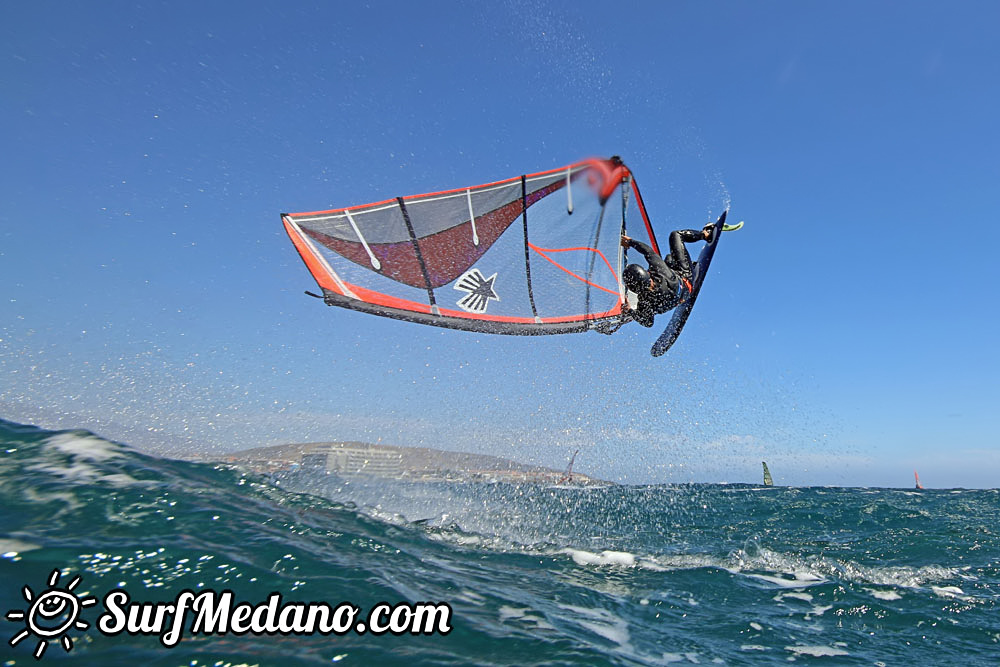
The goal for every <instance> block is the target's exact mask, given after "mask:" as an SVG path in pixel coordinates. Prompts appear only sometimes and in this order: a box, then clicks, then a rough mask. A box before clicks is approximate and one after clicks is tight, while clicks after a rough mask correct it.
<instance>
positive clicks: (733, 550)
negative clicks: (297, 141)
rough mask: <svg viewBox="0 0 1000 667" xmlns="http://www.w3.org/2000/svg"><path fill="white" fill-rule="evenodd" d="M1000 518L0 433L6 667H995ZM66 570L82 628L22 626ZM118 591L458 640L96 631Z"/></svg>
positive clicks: (766, 493) (0, 625) (814, 492)
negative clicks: (315, 609)
mask: <svg viewBox="0 0 1000 667" xmlns="http://www.w3.org/2000/svg"><path fill="white" fill-rule="evenodd" d="M998 516H1000V494H998V492H997V491H996V490H958V489H956V490H927V491H923V492H915V491H913V490H901V489H866V488H785V487H774V488H767V489H765V488H755V487H749V486H747V487H738V486H731V485H689V486H641V487H639V486H609V487H605V488H590V489H573V488H551V487H544V486H538V485H523V486H517V485H505V484H445V483H441V484H403V483H384V482H383V483H378V482H375V481H368V482H364V481H360V480H356V479H355V480H343V479H338V478H334V477H330V476H326V475H315V474H314V475H305V474H293V475H284V476H280V477H274V476H272V477H267V476H260V475H254V474H249V473H245V472H241V471H239V470H235V469H232V468H228V467H224V466H216V465H212V464H204V463H191V462H185V461H177V460H171V459H164V458H156V457H152V456H148V455H144V454H141V453H139V452H137V451H136V450H134V449H132V448H130V447H128V446H127V445H123V444H118V443H112V442H109V441H107V440H103V439H101V438H99V437H97V436H95V435H93V434H91V433H89V432H86V431H59V432H54V431H45V430H41V429H37V428H34V427H31V426H22V425H18V424H14V423H11V422H4V421H0V553H2V554H3V555H2V556H0V613H3V614H5V615H6V618H4V620H0V630H2V631H3V633H2V636H0V639H2V641H3V643H0V658H2V659H0V664H3V665H32V664H40V663H45V662H56V663H60V664H63V663H80V664H91V665H119V664H120V665H130V666H134V665H188V666H193V665H280V666H291V665H322V664H333V663H346V664H360V665H376V664H387V665H388V664H406V665H423V664H429V665H437V664H457V665H466V664H481V665H562V664H581V665H633V664H634V665H663V664H673V663H679V664H684V663H693V664H703V665H704V664H725V665H768V664H788V663H798V664H813V663H817V664H831V665H900V664H907V665H912V664H927V665H950V664H954V665H996V664H1000V613H998V609H997V607H998V601H1000V535H998V532H1000V527H998ZM53 570H58V581H56V583H55V584H53V585H52V586H50V583H51V579H50V577H51V575H52V572H53ZM77 576H78V577H79V580H76V581H75V583H73V584H72V594H73V595H74V596H76V597H77V598H78V599H83V598H87V597H91V598H94V599H95V604H93V605H90V606H88V607H85V608H83V609H82V610H81V611H80V612H79V615H78V616H77V619H78V620H79V621H83V622H84V623H85V624H86V625H88V626H89V627H87V628H85V629H80V628H78V627H75V626H74V627H71V628H70V629H68V630H65V631H63V632H62V633H61V636H53V637H42V636H40V635H38V634H36V633H34V631H33V630H31V626H30V625H29V624H28V622H27V620H25V618H24V616H22V617H17V614H16V613H15V618H13V620H12V619H11V617H10V616H9V615H8V612H10V611H14V612H17V611H21V612H28V611H29V609H32V607H31V601H30V600H29V598H31V600H37V599H39V597H40V596H41V595H42V594H43V592H44V591H47V590H55V589H56V588H59V587H61V588H62V589H66V590H69V589H68V588H67V587H69V586H70V584H71V582H72V581H73V580H74V578H75V577H77ZM114 589H122V590H125V591H127V593H128V595H129V596H130V598H131V600H133V601H136V602H145V603H152V602H159V601H163V602H166V601H174V600H175V599H176V598H177V596H178V595H179V594H180V593H181V591H183V590H185V589H190V590H191V591H206V590H213V591H216V592H219V591H223V590H230V591H232V592H233V595H234V597H235V599H237V600H242V601H247V602H251V603H254V604H257V603H261V602H262V601H264V600H266V599H267V598H268V596H269V595H270V594H271V593H274V592H279V593H281V595H282V599H283V600H286V601H289V600H294V601H300V602H316V601H326V602H328V603H329V604H331V605H337V604H340V603H342V602H351V603H352V604H354V605H356V606H358V607H360V608H361V609H362V610H363V611H364V612H367V611H368V610H369V609H371V608H372V607H373V606H374V605H376V604H378V603H380V602H388V603H390V604H396V603H399V602H410V603H415V602H433V603H442V602H444V603H447V604H448V605H450V608H451V617H450V627H451V630H450V632H448V633H447V634H442V633H433V634H429V635H413V634H410V633H404V634H401V635H394V634H391V633H387V634H382V635H378V636H376V635H373V634H370V633H366V634H358V633H357V632H348V633H347V634H344V635H342V636H337V635H327V636H322V635H318V634H315V635H288V636H282V635H278V634H272V635H266V634H265V635H261V636H254V635H251V634H245V635H242V636H237V635H234V634H232V633H229V634H215V635H207V634H193V633H190V632H189V634H187V635H185V636H184V638H183V639H182V640H181V641H180V642H178V643H177V644H176V645H174V646H172V647H169V648H168V647H166V646H164V645H163V644H162V643H161V639H160V637H159V636H158V635H157V634H156V633H155V632H153V631H150V632H149V633H147V634H135V635H128V634H118V635H117V636H108V635H107V634H105V633H102V632H101V631H99V629H98V626H97V619H98V617H99V616H100V615H101V613H102V612H103V610H104V608H103V607H102V605H101V602H97V601H98V600H103V599H104V596H105V595H106V594H107V593H108V592H110V591H112V590H114ZM25 630H30V632H29V633H28V634H27V635H26V636H25V637H24V638H22V639H21V640H20V641H18V642H17V644H16V645H15V646H11V645H10V644H9V641H10V640H12V639H14V638H15V637H17V636H18V635H19V634H24V631H25ZM63 636H65V637H69V638H70V639H71V640H72V645H71V650H69V651H66V650H65V648H64V646H63V645H62V644H61V641H62V637H63ZM42 640H44V641H46V642H47V648H46V649H45V651H44V653H43V655H42V658H41V659H40V660H39V661H36V659H35V658H34V657H33V652H34V651H35V649H36V647H37V646H38V644H39V642H40V641H42Z"/></svg>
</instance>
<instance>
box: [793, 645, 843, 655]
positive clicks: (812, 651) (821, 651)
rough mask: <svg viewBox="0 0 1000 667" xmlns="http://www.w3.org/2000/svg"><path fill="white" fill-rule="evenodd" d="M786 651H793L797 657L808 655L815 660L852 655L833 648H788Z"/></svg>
mask: <svg viewBox="0 0 1000 667" xmlns="http://www.w3.org/2000/svg"><path fill="white" fill-rule="evenodd" d="M785 650H786V651H791V652H792V653H794V654H795V655H808V656H812V657H814V658H824V657H834V656H838V655H850V653H848V652H847V651H845V650H843V649H840V648H834V647H833V646H786V647H785Z"/></svg>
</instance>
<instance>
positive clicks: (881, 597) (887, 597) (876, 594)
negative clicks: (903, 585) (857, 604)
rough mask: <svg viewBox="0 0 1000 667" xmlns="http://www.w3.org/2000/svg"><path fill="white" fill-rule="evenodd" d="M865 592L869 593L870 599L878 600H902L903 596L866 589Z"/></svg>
mask: <svg viewBox="0 0 1000 667" xmlns="http://www.w3.org/2000/svg"><path fill="white" fill-rule="evenodd" d="M865 590H866V591H868V592H869V593H871V595H872V597H874V598H878V599H879V600H902V599H903V596H902V595H900V594H899V593H897V592H896V591H880V590H878V589H875V588H866V589H865Z"/></svg>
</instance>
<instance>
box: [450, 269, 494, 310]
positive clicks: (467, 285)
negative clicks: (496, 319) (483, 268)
mask: <svg viewBox="0 0 1000 667" xmlns="http://www.w3.org/2000/svg"><path fill="white" fill-rule="evenodd" d="M496 278H497V274H495V273H494V274H493V275H492V276H490V277H489V278H487V277H485V276H484V275H483V274H482V272H480V270H479V269H469V270H468V271H466V272H465V273H463V274H462V275H461V276H460V277H459V278H458V281H457V282H456V283H455V289H457V290H458V291H459V292H465V296H463V297H462V298H461V299H459V300H458V307H459V308H461V309H462V310H464V311H465V312H467V313H477V314H480V315H482V314H483V313H485V312H486V307H487V306H489V305H490V301H491V300H493V301H499V300H500V296H499V295H497V293H496V290H494V289H493V285H494V283H495V281H496Z"/></svg>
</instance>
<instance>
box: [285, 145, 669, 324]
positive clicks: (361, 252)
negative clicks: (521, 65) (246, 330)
mask: <svg viewBox="0 0 1000 667" xmlns="http://www.w3.org/2000/svg"><path fill="white" fill-rule="evenodd" d="M282 220H283V222H284V225H285V231H286V232H287V233H288V236H289V237H290V238H291V240H292V243H293V244H294V245H295V248H296V250H298V252H299V255H301V257H302V259H303V261H304V262H305V264H306V267H307V268H308V269H309V271H310V273H312V276H313V278H314V279H315V280H316V283H317V284H318V285H319V287H320V289H321V290H322V298H323V299H324V301H325V302H326V303H327V305H331V306H340V307H343V308H349V309H352V310H357V311H361V312H366V313H371V314H375V315H381V316H383V317H390V318H395V319H400V320H407V321H410V322H417V323H421V324H430V325H434V326H440V327H448V328H452V329H463V330H467V331H477V332H484V333H498V334H527V335H531V334H560V333H571V332H582V331H587V330H591V329H594V330H598V331H604V332H610V331H612V330H613V329H614V328H616V326H615V325H619V324H620V323H621V321H622V320H623V319H624V317H623V313H622V305H623V303H624V302H625V288H624V285H623V284H622V282H621V273H622V266H623V261H624V249H623V248H622V247H621V244H620V240H621V236H622V234H623V233H625V232H626V226H627V225H628V226H629V227H630V228H629V229H628V233H629V235H630V236H633V237H635V238H640V239H641V240H644V241H646V242H647V243H648V244H649V245H650V246H651V247H652V248H653V249H654V251H656V252H659V248H658V245H657V243H656V237H655V235H654V233H653V229H652V226H651V225H650V223H649V218H648V216H647V215H646V210H645V207H644V205H643V203H642V197H641V195H640V194H639V188H638V186H637V185H636V182H635V179H634V178H633V176H632V174H631V172H630V171H629V169H628V168H627V167H626V166H625V165H624V164H623V163H622V162H621V160H619V159H617V158H611V159H608V160H604V159H589V160H583V161H581V162H578V163H575V164H571V165H567V166H565V167H560V168H559V169H553V170H550V171H543V172H539V173H535V174H526V175H523V176H520V177H516V178H511V179H507V180H503V181H498V182H495V183H488V184H486V185H478V186H473V187H466V188H459V189H455V190H447V191H444V192H435V193H430V194H423V195H414V196H409V197H396V198H394V199H387V200H385V201H380V202H376V203H373V204H365V205H362V206H352V207H348V208H339V209H332V210H327V211H316V212H309V213H285V214H282ZM631 227H635V229H632V228H631Z"/></svg>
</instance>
